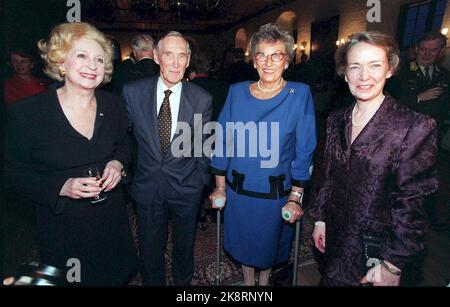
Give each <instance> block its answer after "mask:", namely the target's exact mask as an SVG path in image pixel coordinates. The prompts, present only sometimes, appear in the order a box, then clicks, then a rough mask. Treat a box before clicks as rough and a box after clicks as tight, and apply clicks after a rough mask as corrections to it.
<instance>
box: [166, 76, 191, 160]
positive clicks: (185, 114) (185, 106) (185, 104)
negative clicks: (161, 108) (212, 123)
mask: <svg viewBox="0 0 450 307" xmlns="http://www.w3.org/2000/svg"><path fill="white" fill-rule="evenodd" d="M194 101H195V100H194V97H192V92H191V90H190V88H189V85H188V84H187V83H185V82H183V87H182V88H181V97H180V107H179V109H178V121H177V129H176V131H175V135H174V136H173V138H172V140H171V142H170V143H171V144H172V142H173V140H175V138H177V137H178V136H179V135H180V133H181V132H185V131H180V130H179V129H180V128H182V127H181V126H180V122H184V123H188V124H189V123H190V122H191V119H192V116H193V114H194V105H193V103H194ZM191 129H193V127H192V126H191ZM191 133H193V132H191ZM167 157H172V158H173V156H172V154H171V153H170V154H168V155H167Z"/></svg>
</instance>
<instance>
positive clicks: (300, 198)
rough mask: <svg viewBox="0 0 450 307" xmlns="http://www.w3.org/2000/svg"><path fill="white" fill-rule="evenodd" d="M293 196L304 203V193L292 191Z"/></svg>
mask: <svg viewBox="0 0 450 307" xmlns="http://www.w3.org/2000/svg"><path fill="white" fill-rule="evenodd" d="M291 194H292V195H294V196H297V197H298V201H299V202H302V200H303V193H302V192H297V191H294V190H292V191H291Z"/></svg>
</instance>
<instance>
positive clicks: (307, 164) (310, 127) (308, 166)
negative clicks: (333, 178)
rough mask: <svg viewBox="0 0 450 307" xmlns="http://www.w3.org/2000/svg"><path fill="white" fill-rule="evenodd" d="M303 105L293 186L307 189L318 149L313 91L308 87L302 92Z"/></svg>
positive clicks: (298, 124) (299, 120)
mask: <svg viewBox="0 0 450 307" xmlns="http://www.w3.org/2000/svg"><path fill="white" fill-rule="evenodd" d="M302 94H303V97H301V99H302V101H303V103H302V104H301V107H300V112H299V116H298V121H297V127H296V131H295V133H296V141H295V159H294V161H293V162H292V166H291V171H292V185H294V186H298V187H303V188H304V187H305V186H306V184H307V182H308V181H309V180H310V179H311V174H312V165H313V162H312V158H313V153H314V149H315V148H316V118H315V114H314V103H313V99H312V95H311V90H310V89H309V87H307V88H306V89H305V90H304V91H302Z"/></svg>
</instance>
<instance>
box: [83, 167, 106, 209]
mask: <svg viewBox="0 0 450 307" xmlns="http://www.w3.org/2000/svg"><path fill="white" fill-rule="evenodd" d="M85 176H86V177H94V178H95V180H96V182H97V186H99V187H101V186H102V184H103V182H102V176H100V171H99V170H98V167H96V166H94V167H88V168H87V169H86V170H85ZM106 198H107V196H106V195H105V194H104V193H103V192H100V193H99V194H98V195H95V196H94V197H93V200H91V204H96V203H98V202H101V201H104V200H105V199H106Z"/></svg>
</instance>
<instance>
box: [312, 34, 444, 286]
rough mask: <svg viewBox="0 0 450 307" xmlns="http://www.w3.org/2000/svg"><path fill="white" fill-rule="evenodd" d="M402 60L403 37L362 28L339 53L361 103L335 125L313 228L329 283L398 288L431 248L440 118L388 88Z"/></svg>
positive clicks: (335, 118) (332, 120)
mask: <svg viewBox="0 0 450 307" xmlns="http://www.w3.org/2000/svg"><path fill="white" fill-rule="evenodd" d="M398 64H399V56H398V48H397V44H396V42H395V41H394V40H393V39H392V38H391V37H389V36H387V35H385V34H382V33H379V32H361V33H355V34H353V35H352V37H351V39H350V40H349V42H347V43H346V44H344V45H342V46H341V47H340V48H339V49H338V51H337V53H336V71H337V73H338V75H339V76H341V77H344V78H345V81H346V82H347V83H348V86H349V89H350V92H351V93H352V95H353V96H354V97H355V103H354V104H353V105H351V106H350V107H348V108H346V109H343V110H340V111H337V112H335V113H333V114H331V115H330V117H329V119H328V123H327V139H326V146H325V154H324V163H325V174H324V182H323V185H322V186H321V188H320V191H319V193H318V196H317V199H316V220H317V222H316V224H315V228H314V233H313V239H314V243H315V246H316V248H317V249H318V250H319V251H321V252H322V253H325V255H324V256H325V257H324V260H325V261H324V267H323V273H322V281H321V284H322V285H324V286H346V285H347V286H356V285H359V284H360V283H372V284H373V285H374V286H378V285H380V286H398V285H399V284H400V278H401V274H402V270H404V268H405V266H406V265H407V264H408V263H410V262H411V260H413V258H414V256H415V255H417V254H418V253H419V252H420V251H421V250H422V249H423V244H422V237H423V234H424V232H425V229H426V215H425V212H424V211H425V210H424V209H425V208H424V198H425V197H426V196H427V195H430V194H431V193H433V192H434V191H436V189H437V180H436V176H435V168H434V166H435V161H436V149H437V147H436V134H437V132H436V123H435V122H434V120H433V119H431V118H429V117H427V116H425V115H422V114H418V113H415V112H413V111H412V110H410V109H408V108H407V107H405V106H402V105H399V104H397V103H396V102H395V100H394V99H393V98H392V97H390V96H388V95H387V94H386V96H385V94H384V93H383V87H384V84H385V82H386V79H387V78H390V77H391V76H392V75H393V74H394V73H395V71H396V70H397V67H398ZM325 239H326V245H325ZM377 241H378V243H379V244H378V246H379V248H373V247H374V246H376V244H375V245H371V244H370V242H373V243H377ZM381 259H382V260H381Z"/></svg>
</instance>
